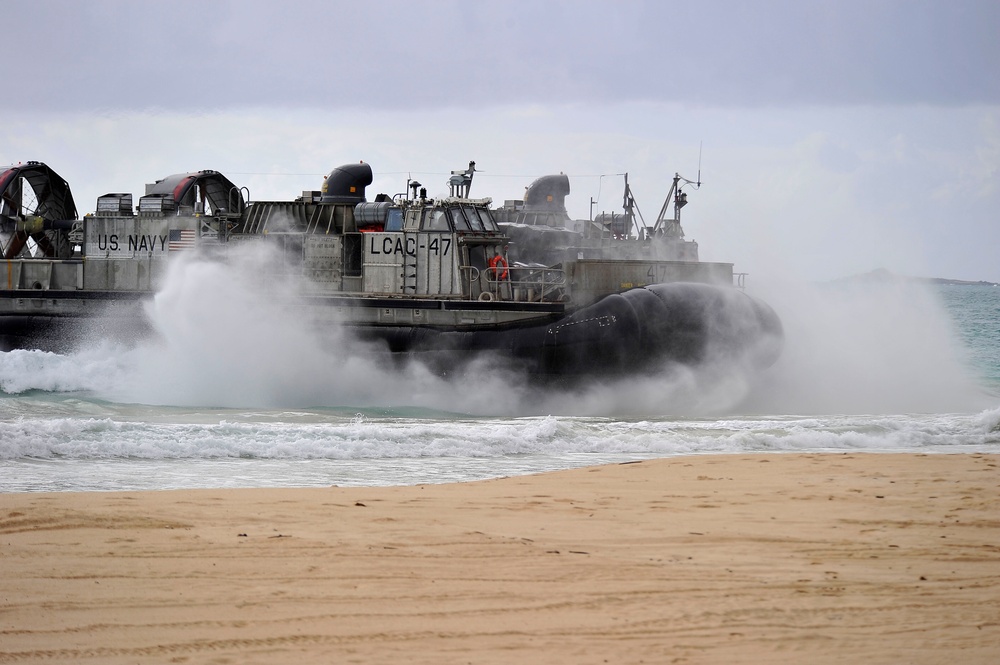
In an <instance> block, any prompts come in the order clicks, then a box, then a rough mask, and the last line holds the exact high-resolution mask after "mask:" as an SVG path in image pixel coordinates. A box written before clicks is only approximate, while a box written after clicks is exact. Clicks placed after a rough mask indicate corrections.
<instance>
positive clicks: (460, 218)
mask: <svg viewBox="0 0 1000 665" xmlns="http://www.w3.org/2000/svg"><path fill="white" fill-rule="evenodd" d="M448 212H450V213H451V223H452V224H453V225H454V226H455V230H456V231H471V230H472V227H470V226H469V221H468V220H467V219H465V215H463V214H462V209H461V208H450V209H449V210H448Z"/></svg>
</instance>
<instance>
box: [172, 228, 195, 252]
mask: <svg viewBox="0 0 1000 665" xmlns="http://www.w3.org/2000/svg"><path fill="white" fill-rule="evenodd" d="M182 249H194V231H193V230H192V229H170V242H169V244H168V245H167V251H168V252H176V251H178V250H182Z"/></svg>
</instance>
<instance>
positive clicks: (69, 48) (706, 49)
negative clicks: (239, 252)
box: [0, 0, 1000, 111]
mask: <svg viewBox="0 0 1000 665" xmlns="http://www.w3.org/2000/svg"><path fill="white" fill-rule="evenodd" d="M5 12H6V13H7V22H6V26H5V33H6V35H7V39H6V45H7V52H8V54H16V56H11V59H12V60H16V61H17V62H18V63H19V64H20V72H21V74H20V75H19V76H18V83H17V84H14V85H12V86H9V87H8V94H6V95H4V96H3V97H2V98H0V108H8V109H18V110H43V109H44V110H57V109H68V110H94V109H107V110H111V111H114V110H129V109H141V108H161V109H171V110H197V109H219V108H234V107H241V106H308V107H315V108H329V109H333V108H380V109H400V108H406V107H414V106H417V107H423V108H428V107H445V106H461V107H469V108H482V107H484V106H495V105H498V104H505V103H516V104H524V103H540V104H546V103H607V102H610V101H640V100H647V101H656V102H679V103H686V104H704V105H715V106H766V105H780V106H788V105H887V104H931V105H945V106H960V105H970V104H981V103H988V104H994V103H998V102H1000V77H998V76H996V73H995V71H996V68H997V65H998V64H1000V40H998V39H997V38H996V36H997V34H1000V3H997V2H995V1H993V0H961V1H958V2H938V1H934V0H924V1H922V2H921V1H917V0H874V1H869V2H858V1H855V0H847V1H842V2H837V3H809V2H798V1H794V0H792V1H789V0H767V1H763V2H753V3H747V2H735V1H733V2H719V1H715V2H711V1H709V2H697V3H674V2H658V1H656V0H652V1H650V2H638V1H634V2H630V1H620V0H619V1H615V2H603V1H601V2H587V3H584V2H569V1H564V2H555V1H549V2H545V1H536V2H526V1H520V0H516V1H512V2H490V3H486V2H458V1H452V0H442V1H437V2H427V3H419V2H418V3H413V2H401V1H377V0H376V1H372V2H366V3H357V2H329V1H328V2H318V1H311V0H310V1H302V2H285V3H274V2H270V1H266V2H265V1H263V0H246V1H243V2H217V1H211V0H210V1H205V0H198V1H194V2H190V1H188V0H175V1H173V2H170V3H155V4H154V3H135V2H129V1H123V0H91V1H89V2H85V3H84V2H81V3H77V2H60V1H58V0H35V1H34V2H31V3H16V4H11V5H10V6H8V7H7V8H6V9H5ZM11 26H18V29H17V30H11V29H10V28H11Z"/></svg>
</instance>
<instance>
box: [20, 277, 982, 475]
mask: <svg viewBox="0 0 1000 665" xmlns="http://www.w3.org/2000/svg"><path fill="white" fill-rule="evenodd" d="M217 270H219V268H218V267H213V266H211V265H207V264H205V265H195V266H188V267H187V270H186V271H185V272H184V273H183V274H182V273H177V274H174V275H172V277H171V278H170V280H169V281H168V284H167V286H166V287H165V288H164V290H163V292H161V293H160V294H159V295H158V296H157V298H156V300H155V301H154V302H153V303H152V304H151V306H150V307H149V309H148V315H149V317H150V320H151V321H152V323H153V326H154V328H155V329H156V330H157V331H158V335H156V336H155V337H151V338H150V339H138V340H133V342H132V343H130V344H127V345H123V344H112V343H109V342H106V341H102V340H101V339H100V337H99V336H97V335H95V336H94V338H93V339H90V340H87V341H85V342H83V343H81V345H80V346H79V348H78V349H77V350H75V351H73V352H70V353H66V354H52V353H44V352H40V351H11V352H6V353H0V492H36V491H90V490H158V489H174V488H217V487H321V486H331V485H338V486H361V485H366V486H388V485H408V484H418V483H439V482H463V481H472V480H479V479H485V478H494V477H500V476H513V475H519V474H527V473H537V472H544V471H550V470H556V469H567V468H573V467H582V466H590V465H596V464H605V463H615V462H625V461H632V460H640V459H649V458H658V457H669V456H676V455H706V454H709V455H710V454H723V453H755V452H817V451H824V452H830V451H833V452H892V451H906V452H922V453H935V454H936V453H951V452H994V453H996V452H1000V288H992V287H987V286H928V285H921V284H914V283H910V282H902V281H901V282H885V283H870V284H825V285H824V284H820V285H817V284H760V285H757V287H758V288H757V290H754V288H750V289H749V291H750V292H752V293H754V294H755V295H758V296H760V297H762V298H764V299H765V300H766V301H768V302H769V303H771V304H772V306H773V307H774V308H775V309H776V310H777V311H778V313H779V315H780V316H781V318H782V321H783V324H784V326H785V332H786V340H785V349H784V353H783V355H782V357H781V359H780V360H779V361H778V362H777V363H776V364H775V365H774V366H773V367H770V368H768V369H766V370H764V371H761V372H751V371H749V370H745V369H743V368H739V367H718V366H706V367H699V368H693V369H683V370H680V369H675V370H674V371H664V372H663V374H662V375H657V376H652V377H646V378H642V379H632V380H629V381H622V382H618V383H613V384H605V385H591V386H587V387H582V388H576V389H572V390H568V389H564V390H554V389H549V390H541V389H538V388H532V387H530V386H529V385H528V384H527V383H525V382H524V380H523V377H519V376H518V375H517V374H516V373H515V372H513V371H508V370H507V369H505V368H504V366H503V363H502V362H486V361H484V363H482V364H480V365H476V366H473V367H470V368H467V369H466V370H465V371H464V372H460V373H458V374H456V375H454V376H450V377H448V378H447V379H442V378H440V377H438V376H436V375H434V374H432V373H430V372H428V371H426V370H425V369H424V368H422V367H421V366H419V365H418V364H416V363H410V364H406V365H402V364H400V365H397V366H393V367H386V366H384V365H382V364H380V363H379V362H378V361H376V360H373V359H371V358H370V357H368V356H367V355H366V353H365V350H364V348H362V347H359V346H358V345H357V344H356V343H353V342H352V341H351V340H349V339H347V338H346V337H345V336H344V335H342V334H341V333H340V332H339V331H337V330H336V329H331V330H328V331H324V333H323V334H315V333H313V332H309V331H306V330H302V329H300V328H299V327H297V326H296V325H295V317H294V316H290V315H289V313H288V312H285V311H281V310H280V307H278V306H276V305H273V304H269V303H270V302H272V301H267V302H260V301H259V299H258V298H255V297H254V296H253V295H252V294H250V293H247V292H244V291H242V290H241V288H240V287H239V283H240V282H239V280H232V279H228V277H227V275H225V274H217V273H216V272H214V271H217ZM205 284H212V285H213V288H212V289H205V288H204V285H205ZM873 459H874V458H873ZM873 464H877V462H876V461H873Z"/></svg>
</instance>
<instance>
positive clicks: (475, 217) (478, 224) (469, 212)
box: [462, 206, 486, 231]
mask: <svg viewBox="0 0 1000 665" xmlns="http://www.w3.org/2000/svg"><path fill="white" fill-rule="evenodd" d="M462 210H464V211H465V216H466V217H468V218H469V224H471V225H472V230H473V231H485V230H486V229H485V228H484V227H483V221H482V220H481V219H479V211H478V210H476V208H473V207H471V206H463V207H462Z"/></svg>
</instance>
